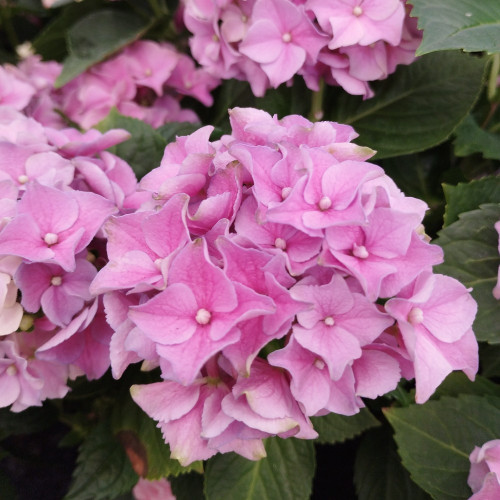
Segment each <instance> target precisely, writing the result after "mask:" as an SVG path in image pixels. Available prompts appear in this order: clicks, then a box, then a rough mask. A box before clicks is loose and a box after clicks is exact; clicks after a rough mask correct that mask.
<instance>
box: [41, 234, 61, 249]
mask: <svg viewBox="0 0 500 500" xmlns="http://www.w3.org/2000/svg"><path fill="white" fill-rule="evenodd" d="M43 241H45V243H47V245H49V247H50V246H52V245H55V244H56V243H57V242H58V241H59V237H58V236H57V234H56V233H47V234H46V235H45V236H44V237H43Z"/></svg>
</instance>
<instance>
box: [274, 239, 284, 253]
mask: <svg viewBox="0 0 500 500" xmlns="http://www.w3.org/2000/svg"><path fill="white" fill-rule="evenodd" d="M274 246H275V247H276V248H279V249H280V250H286V241H285V240H284V239H283V238H276V239H275V240H274Z"/></svg>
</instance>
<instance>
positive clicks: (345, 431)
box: [311, 408, 380, 444]
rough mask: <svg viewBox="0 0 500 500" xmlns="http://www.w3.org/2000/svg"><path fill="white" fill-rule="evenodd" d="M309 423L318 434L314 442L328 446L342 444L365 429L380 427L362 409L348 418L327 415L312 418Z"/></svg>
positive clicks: (368, 411)
mask: <svg viewBox="0 0 500 500" xmlns="http://www.w3.org/2000/svg"><path fill="white" fill-rule="evenodd" d="M311 421H312V423H313V426H314V429H315V430H316V432H317V433H318V434H319V437H318V438H317V439H316V442H318V443H330V444H333V443H342V442H344V441H345V440H346V439H351V438H353V437H355V436H357V435H359V434H361V433H362V432H364V431H366V430H367V429H371V428H372V427H377V426H379V425H380V422H379V421H378V420H377V419H376V418H375V417H374V416H373V415H372V414H371V413H370V410H368V408H363V409H362V410H361V411H360V412H359V413H357V414H356V415H352V416H350V417H346V416H344V415H338V414H336V413H329V414H328V415H325V416H323V417H313V418H311Z"/></svg>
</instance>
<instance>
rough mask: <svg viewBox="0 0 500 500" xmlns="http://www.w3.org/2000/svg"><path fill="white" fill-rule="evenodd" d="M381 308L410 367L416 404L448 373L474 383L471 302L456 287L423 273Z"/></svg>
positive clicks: (475, 366)
mask: <svg viewBox="0 0 500 500" xmlns="http://www.w3.org/2000/svg"><path fill="white" fill-rule="evenodd" d="M385 309H386V311H387V312H388V313H389V314H390V315H391V316H393V317H394V318H395V319H396V321H397V324H398V326H399V329H400V331H401V335H402V339H403V341H404V345H405V347H406V349H407V351H408V354H409V355H410V358H411V360H412V361H413V363H414V365H415V381H416V387H417V390H416V396H415V399H416V401H417V403H425V401H427V400H428V399H429V397H430V396H431V394H432V393H433V392H434V390H435V389H436V387H437V386H438V385H439V384H440V383H441V382H442V381H443V380H444V379H445V377H446V376H447V375H448V374H449V373H450V372H451V371H453V370H462V371H463V372H464V373H465V374H466V375H467V376H468V377H469V378H470V379H471V380H473V379H474V376H475V374H476V372H477V369H478V358H477V341H476V338H475V336H474V333H473V331H472V323H473V321H474V318H475V315H476V311H477V304H476V302H475V301H474V299H473V298H472V297H471V295H470V293H469V291H468V290H467V289H466V288H465V287H464V286H463V285H462V284H461V283H459V282H458V281H457V280H455V279H453V278H450V277H449V276H443V275H441V274H432V273H431V272H428V271H427V272H423V273H421V274H420V275H419V276H418V277H417V278H416V279H415V281H414V282H413V283H411V284H410V285H408V286H407V287H405V288H404V289H403V290H402V291H401V292H400V293H399V294H398V296H397V297H396V298H393V299H390V300H389V301H388V302H387V303H386V304H385Z"/></svg>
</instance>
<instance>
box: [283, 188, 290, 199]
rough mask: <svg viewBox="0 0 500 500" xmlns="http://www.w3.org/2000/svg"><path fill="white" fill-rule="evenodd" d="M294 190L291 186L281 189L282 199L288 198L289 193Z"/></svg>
mask: <svg viewBox="0 0 500 500" xmlns="http://www.w3.org/2000/svg"><path fill="white" fill-rule="evenodd" d="M291 192H292V188H291V187H290V186H287V187H284V188H283V189H282V190H281V199H282V200H286V199H287V198H288V195H289V194H290V193H291Z"/></svg>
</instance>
